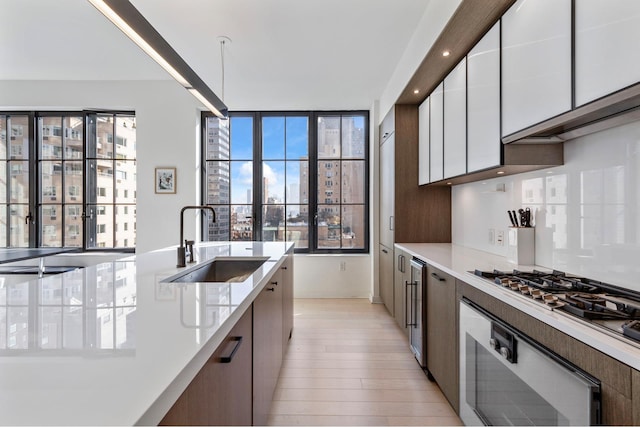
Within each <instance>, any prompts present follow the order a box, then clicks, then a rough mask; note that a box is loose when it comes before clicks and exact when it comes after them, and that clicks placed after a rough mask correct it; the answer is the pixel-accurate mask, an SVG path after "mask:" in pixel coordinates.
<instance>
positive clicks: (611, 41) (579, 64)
mask: <svg viewBox="0 0 640 427" xmlns="http://www.w3.org/2000/svg"><path fill="white" fill-rule="evenodd" d="M575 30H576V33H575V58H576V63H575V73H576V75H575V85H576V106H580V105H584V104H586V103H589V102H591V101H593V100H596V99H598V98H601V97H603V96H606V95H608V94H610V93H613V92H616V91H618V90H620V89H624V88H625V87H627V86H630V85H634V84H637V83H639V82H640V67H638V64H640V49H638V40H640V2H639V1H638V0H616V1H615V2H613V3H612V2H606V1H602V0H580V1H577V2H575Z"/></svg>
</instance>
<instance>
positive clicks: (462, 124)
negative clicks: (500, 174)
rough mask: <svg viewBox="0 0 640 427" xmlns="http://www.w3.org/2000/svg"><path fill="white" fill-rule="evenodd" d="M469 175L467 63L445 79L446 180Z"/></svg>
mask: <svg viewBox="0 0 640 427" xmlns="http://www.w3.org/2000/svg"><path fill="white" fill-rule="evenodd" d="M465 173H467V61H466V59H464V58H463V59H462V61H460V63H459V64H458V65H457V66H456V68H454V69H453V71H451V73H449V75H448V76H447V77H446V78H445V79H444V178H451V177H454V176H458V175H464V174H465Z"/></svg>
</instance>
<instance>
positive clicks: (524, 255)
mask: <svg viewBox="0 0 640 427" xmlns="http://www.w3.org/2000/svg"><path fill="white" fill-rule="evenodd" d="M535 243H536V238H535V227H509V235H508V241H507V261H509V262H512V263H514V264H519V265H534V264H535V263H536V262H535V258H536V251H535Z"/></svg>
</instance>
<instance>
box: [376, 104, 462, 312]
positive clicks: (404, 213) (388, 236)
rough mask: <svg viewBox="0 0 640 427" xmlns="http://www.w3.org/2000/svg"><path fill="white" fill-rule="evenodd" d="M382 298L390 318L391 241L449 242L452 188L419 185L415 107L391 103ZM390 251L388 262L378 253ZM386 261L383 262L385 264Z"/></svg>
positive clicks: (383, 172)
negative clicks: (392, 104)
mask: <svg viewBox="0 0 640 427" xmlns="http://www.w3.org/2000/svg"><path fill="white" fill-rule="evenodd" d="M379 132H380V145H381V146H380V209H379V231H380V243H381V245H380V246H381V247H380V257H379V259H378V267H379V268H378V271H379V276H378V283H379V289H380V297H381V299H382V300H383V302H384V303H385V305H386V307H387V309H388V310H389V313H391V314H392V315H393V314H394V312H395V310H394V294H399V293H400V290H399V289H397V290H396V289H395V287H398V286H404V284H403V283H394V279H393V265H394V262H393V244H394V243H448V242H451V188H449V187H427V186H419V185H418V161H419V159H418V106H417V105H399V104H396V105H394V106H393V107H392V108H391V110H390V111H389V113H387V115H386V116H385V118H384V120H383V121H382V123H381V125H380V127H379ZM383 247H384V249H386V250H387V251H388V252H389V255H390V257H389V260H388V261H387V257H385V256H383V255H382V249H383ZM385 263H386V264H385Z"/></svg>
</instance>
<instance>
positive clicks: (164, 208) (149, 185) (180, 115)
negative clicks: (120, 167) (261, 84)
mask: <svg viewBox="0 0 640 427" xmlns="http://www.w3.org/2000/svg"><path fill="white" fill-rule="evenodd" d="M0 103H2V104H1V105H0V110H12V109H14V110H30V109H34V110H67V111H68V110H82V109H91V108H97V109H124V110H135V112H136V120H137V154H136V155H137V169H138V171H137V187H138V192H137V251H138V252H147V251H150V250H153V249H157V248H161V247H166V246H170V245H177V244H178V240H179V223H180V219H179V212H180V208H181V207H182V206H185V205H190V204H195V203H197V202H198V201H199V197H198V194H199V188H200V187H199V179H198V176H199V175H198V171H199V169H198V168H199V163H198V162H199V160H198V149H197V147H198V141H199V139H200V137H199V123H200V104H199V102H198V101H197V100H196V99H195V98H193V97H192V96H191V95H190V94H189V93H188V92H187V91H186V90H185V89H184V88H182V87H181V86H180V85H178V84H177V83H176V82H174V81H172V80H171V81H169V80H167V81H129V82H115V81H99V82H96V81H73V82H71V81H23V80H19V81H6V80H3V81H0ZM158 166H175V167H176V168H177V193H176V194H155V192H154V186H153V183H154V168H155V167H158ZM185 215H186V214H185ZM190 215H191V217H195V215H197V214H195V213H190ZM185 219H187V218H185ZM196 222H197V221H191V222H190V221H185V224H186V227H185V228H186V229H185V236H194V237H195V236H196V231H195V223H196Z"/></svg>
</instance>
